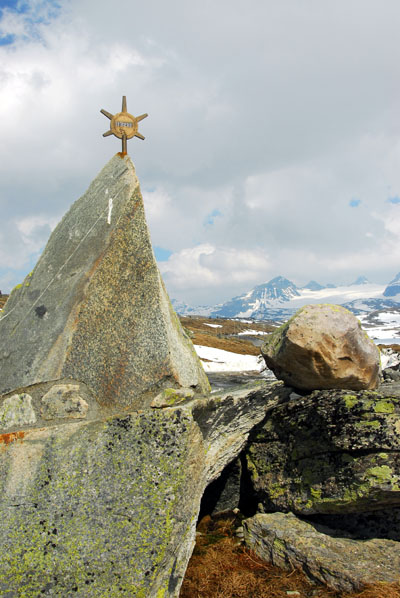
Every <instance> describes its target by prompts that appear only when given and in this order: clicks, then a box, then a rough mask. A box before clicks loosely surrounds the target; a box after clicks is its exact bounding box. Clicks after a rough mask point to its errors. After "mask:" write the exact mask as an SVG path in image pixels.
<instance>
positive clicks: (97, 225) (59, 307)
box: [0, 154, 209, 410]
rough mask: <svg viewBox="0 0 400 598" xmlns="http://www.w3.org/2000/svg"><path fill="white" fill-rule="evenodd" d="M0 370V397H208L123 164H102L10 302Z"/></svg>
mask: <svg viewBox="0 0 400 598" xmlns="http://www.w3.org/2000/svg"><path fill="white" fill-rule="evenodd" d="M0 371H1V376H0V396H1V395H3V396H4V395H10V393H12V392H13V390H15V389H17V390H18V392H21V391H22V390H23V389H25V390H26V392H27V393H28V394H31V392H30V390H31V387H33V386H35V387H36V386H37V385H40V384H46V383H48V382H49V381H54V382H55V383H56V382H57V383H60V384H75V385H76V384H83V385H85V386H86V389H87V390H88V392H89V393H91V394H92V397H93V400H94V401H97V402H98V404H99V405H100V406H101V407H103V408H104V409H106V410H107V409H108V410H110V409H111V410H112V409H113V408H115V409H117V410H118V409H120V408H124V409H131V408H133V409H135V408H138V407H143V406H146V405H148V404H149V403H150V402H151V400H152V398H154V396H155V395H157V394H158V393H159V392H160V391H162V390H163V389H164V388H166V387H178V388H179V387H185V388H186V387H191V388H192V389H193V390H195V391H196V392H197V393H206V392H208V390H209V384H208V380H207V377H206V375H205V373H204V370H203V367H202V365H201V363H200V361H199V359H198V358H197V355H196V352H195V350H194V348H193V345H192V342H191V341H190V339H189V338H188V337H187V335H186V334H185V333H184V331H183V329H182V327H181V325H180V323H179V320H178V318H177V316H176V314H175V312H174V311H173V309H172V307H171V304H170V301H169V299H168V295H167V293H166V291H165V288H164V285H163V282H162V280H161V276H160V273H159V271H158V268H157V264H156V261H155V258H154V254H153V250H152V246H151V241H150V236H149V231H148V228H147V224H146V219H145V213H144V206H143V200H142V195H141V192H140V187H139V181H138V179H137V177H136V173H135V169H134V166H133V164H132V162H131V160H130V158H129V157H128V156H125V157H121V156H120V155H119V154H117V155H116V156H114V157H113V158H112V159H111V160H110V161H109V162H108V164H107V165H106V166H105V167H104V168H103V170H102V171H101V172H100V174H99V175H98V176H97V177H96V179H94V181H93V182H92V183H91V185H90V187H89V189H88V190H87V192H86V193H85V194H84V195H83V196H82V197H81V198H80V199H79V200H77V201H76V202H75V203H74V204H73V205H72V207H71V208H70V210H69V212H68V213H67V214H66V215H65V216H64V218H63V219H62V221H61V222H60V223H59V224H58V226H57V227H56V229H55V230H54V231H53V233H52V235H51V237H50V239H49V241H48V243H47V246H46V248H45V250H44V252H43V254H42V255H41V257H40V259H39V261H38V263H37V265H36V267H35V268H34V270H33V272H32V273H31V274H30V275H29V276H27V277H26V279H25V280H24V282H23V283H22V284H21V285H18V287H16V288H15V289H14V290H13V292H12V293H11V295H10V298H9V300H8V301H7V304H6V307H5V309H4V311H3V312H2V313H1V315H0ZM45 390H46V392H48V391H49V390H50V389H49V388H48V386H47V387H46V389H45ZM43 394H44V392H43Z"/></svg>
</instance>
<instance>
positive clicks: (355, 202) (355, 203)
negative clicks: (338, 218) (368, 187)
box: [349, 198, 361, 208]
mask: <svg viewBox="0 0 400 598" xmlns="http://www.w3.org/2000/svg"><path fill="white" fill-rule="evenodd" d="M360 203H361V199H355V198H354V199H351V200H350V201H349V206H350V207H351V208H358V206H359V205H360Z"/></svg>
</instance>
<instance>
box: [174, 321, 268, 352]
mask: <svg viewBox="0 0 400 598" xmlns="http://www.w3.org/2000/svg"><path fill="white" fill-rule="evenodd" d="M180 320H181V322H182V325H183V326H184V328H185V329H186V330H187V331H188V332H189V334H190V337H191V339H192V341H193V343H194V344H195V345H203V346H204V347H214V348H216V349H223V350H224V351H231V352H232V353H240V354H241V355H259V354H260V349H259V347H256V346H254V345H253V343H251V342H250V341H248V340H244V339H241V338H237V337H233V338H232V336H233V335H237V334H238V333H239V332H245V331H246V330H260V331H262V332H272V331H273V330H275V328H274V327H273V326H271V325H270V324H266V323H254V324H253V323H252V324H248V323H246V322H237V321H236V320H224V319H222V318H202V317H199V316H196V317H189V316H181V318H180ZM208 324H212V325H213V326H215V325H217V326H218V328H214V327H213V326H208Z"/></svg>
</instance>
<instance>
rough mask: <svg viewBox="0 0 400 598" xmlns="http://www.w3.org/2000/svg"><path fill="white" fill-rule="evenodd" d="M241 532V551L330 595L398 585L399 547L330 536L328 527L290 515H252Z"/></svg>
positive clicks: (397, 543)
mask: <svg viewBox="0 0 400 598" xmlns="http://www.w3.org/2000/svg"><path fill="white" fill-rule="evenodd" d="M243 527H244V538H245V542H246V544H247V546H248V547H249V548H251V549H252V550H254V551H255V552H256V554H257V555H258V556H259V557H260V558H262V559H264V560H265V561H268V562H271V563H273V564H274V565H277V566H278V567H283V568H285V569H292V568H293V567H294V568H299V569H302V570H303V572H304V573H305V574H306V575H307V577H308V578H309V579H310V580H311V581H318V582H322V583H325V584H327V585H328V586H329V587H331V588H333V589H335V590H345V591H352V590H358V589H360V588H361V587H362V586H363V585H365V584H368V583H375V582H396V581H399V580H400V543H399V542H394V541H393V540H384V539H373V540H363V541H360V540H354V539H352V538H346V537H334V536H333V535H330V530H329V529H328V528H323V527H319V528H317V527H316V526H314V525H311V524H309V523H306V522H305V521H301V520H300V519H298V518H297V517H296V516H295V515H293V514H291V513H289V514H284V513H270V514H258V515H255V516H254V517H251V518H250V519H247V520H245V521H244V522H243Z"/></svg>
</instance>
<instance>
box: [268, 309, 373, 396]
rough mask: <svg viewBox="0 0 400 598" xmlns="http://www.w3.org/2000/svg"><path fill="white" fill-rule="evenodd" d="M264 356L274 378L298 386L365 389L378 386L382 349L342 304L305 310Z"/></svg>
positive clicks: (270, 341)
mask: <svg viewBox="0 0 400 598" xmlns="http://www.w3.org/2000/svg"><path fill="white" fill-rule="evenodd" d="M261 352H262V355H263V357H264V359H265V362H266V364H267V366H268V367H269V368H270V369H271V370H272V371H273V372H274V374H275V376H276V377H277V378H278V379H279V380H283V381H284V382H285V384H288V385H290V386H293V387H295V388H299V389H303V390H314V389H329V388H345V389H353V390H362V389H373V388H376V386H377V385H378V384H379V350H378V348H377V347H376V345H375V344H374V343H373V341H372V340H371V339H370V338H369V337H368V335H367V334H366V332H364V331H363V330H362V329H361V326H360V324H359V322H358V320H357V318H356V317H355V316H354V315H353V314H352V313H351V312H349V311H348V310H347V309H345V308H344V307H341V306H340V305H329V304H326V305H306V306H305V307H302V308H301V309H299V311H298V312H296V314H295V315H294V316H293V317H292V318H291V319H290V320H289V321H288V322H287V323H286V324H284V325H283V326H281V328H279V329H278V330H277V331H276V332H274V333H272V334H271V335H270V336H269V337H268V339H267V341H266V343H265V344H264V345H263V346H262V348H261Z"/></svg>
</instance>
